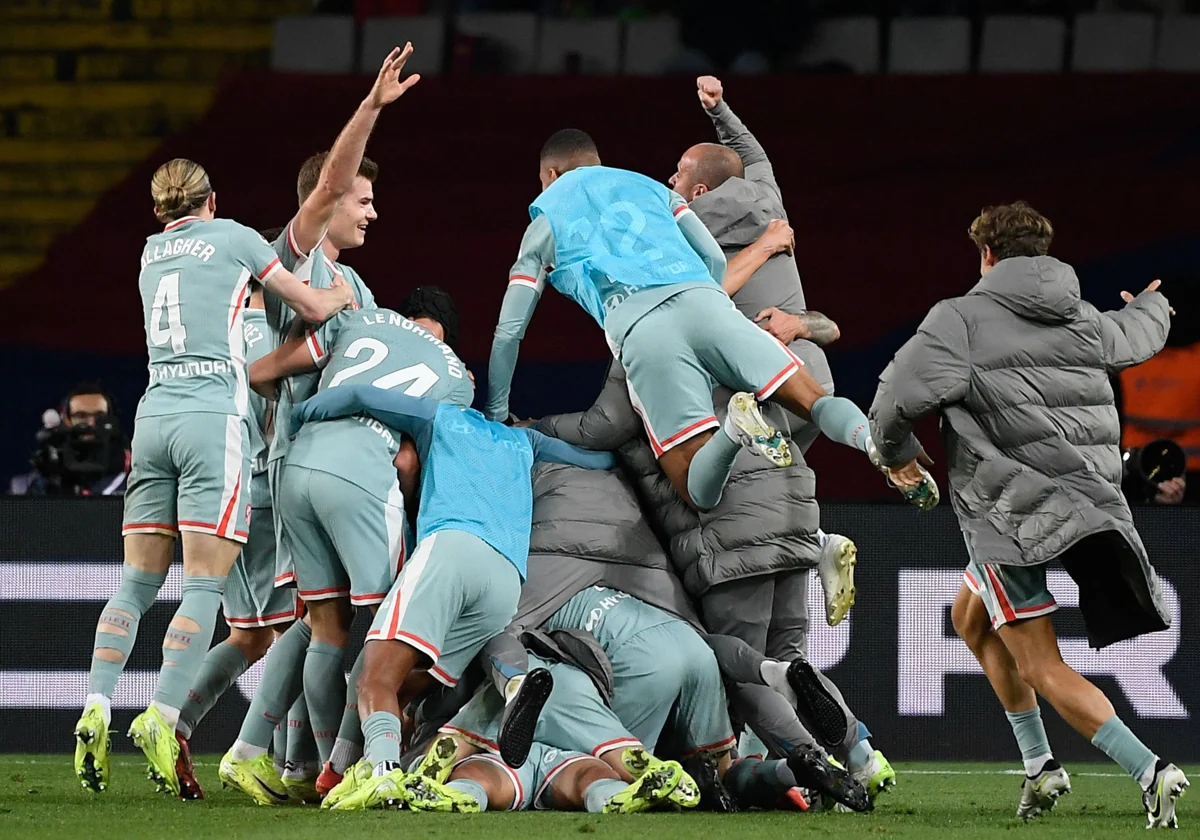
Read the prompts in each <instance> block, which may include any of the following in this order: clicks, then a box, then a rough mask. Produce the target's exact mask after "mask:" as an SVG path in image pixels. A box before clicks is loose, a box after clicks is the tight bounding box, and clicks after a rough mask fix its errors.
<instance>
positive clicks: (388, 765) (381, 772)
mask: <svg viewBox="0 0 1200 840" xmlns="http://www.w3.org/2000/svg"><path fill="white" fill-rule="evenodd" d="M398 769H400V762H399V761H381V762H379V763H378V764H376V765H375V772H374V773H372V774H371V775H372V776H386V775H387V774H388V773H391V772H392V771H393V770H398Z"/></svg>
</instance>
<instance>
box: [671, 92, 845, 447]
mask: <svg viewBox="0 0 1200 840" xmlns="http://www.w3.org/2000/svg"><path fill="white" fill-rule="evenodd" d="M708 116H709V117H710V118H711V119H712V121H713V126H714V127H715V128H716V129H717V137H718V138H719V139H720V141H721V144H722V145H724V146H728V147H729V148H730V149H732V150H733V151H735V152H736V153H737V155H738V157H739V158H741V160H742V167H743V169H744V172H745V174H744V176H743V177H741V178H730V179H729V180H727V181H726V182H725V183H723V184H722V185H721V186H719V187H717V188H716V189H715V190H709V191H708V192H706V193H704V194H703V195H700V196H697V197H696V198H695V199H693V200H692V202H691V203H690V204H689V205H688V206H689V207H691V209H692V212H694V213H695V214H696V216H697V217H698V218H699V219H700V221H702V222H704V226H705V227H706V228H708V232H709V233H711V234H712V235H713V238H715V239H716V240H717V243H718V244H719V245H720V246H721V249H722V250H723V251H724V252H725V256H726V257H727V258H730V259H732V258H733V257H734V256H735V255H737V253H738V252H739V251H741V250H742V249H743V248H745V247H746V246H747V245H750V244H751V243H753V242H754V241H755V240H756V239H758V237H760V236H762V235H763V233H764V232H765V231H766V229H767V225H769V224H770V223H771V220H772V219H787V210H786V209H785V208H784V206H783V193H782V191H781V190H780V189H779V183H778V182H777V181H776V180H775V170H774V168H773V167H772V166H771V161H770V160H769V159H768V158H767V152H766V150H765V149H763V147H762V144H760V143H759V142H758V139H757V138H756V137H755V136H754V135H753V134H751V133H750V130H749V129H748V128H746V126H745V124H744V123H742V121H741V120H740V119H738V117H737V114H735V113H734V112H733V110H732V109H731V108H730V107H729V105H728V104H727V103H725V102H722V103H721V104H720V105H718V106H717V107H716V108H714V109H713V110H711V111H709V112H708ZM733 303H734V305H735V306H736V307H737V308H738V311H739V312H741V313H742V314H743V315H745V316H746V317H747V318H749V319H750V320H752V321H753V320H754V319H755V318H756V317H757V316H758V313H760V312H762V311H763V310H764V309H767V308H768V307H771V306H774V307H775V308H776V309H779V310H781V311H783V312H787V313H788V314H790V315H802V314H804V312H805V311H806V310H807V308H808V306H807V304H806V303H805V300H804V288H803V286H801V284H800V269H799V267H798V266H797V263H796V258H795V257H794V256H792V255H791V254H788V253H780V254H776V255H775V256H773V257H771V258H770V259H769V260H767V261H766V263H765V264H764V265H763V266H762V267H761V268H760V269H759V270H758V271H756V272H754V276H753V277H751V278H750V280H749V281H747V283H746V284H745V285H744V286H742V288H740V289H738V290H737V292H735V293H734V295H733ZM788 349H790V350H791V351H792V352H793V353H795V354H796V355H797V356H798V357H799V358H800V360H801V361H802V362H804V367H805V369H806V370H807V371H808V372H809V373H810V374H812V377H813V379H815V380H817V384H819V385H820V386H821V387H822V388H824V389H825V393H827V394H831V395H832V394H833V393H834V390H833V374H832V373H831V372H830V370H829V361H828V360H827V359H826V358H825V351H824V350H822V349H821V348H820V347H819V346H818V345H816V344H814V343H813V342H811V341H808V340H807V339H803V338H798V339H796V340H795V341H793V342H792V343H791V344H790V345H789V347H788ZM730 396H731V394H730V393H729V392H728V391H726V392H722V393H720V394H718V395H717V398H716V401H717V403H718V405H726V404H728V402H729V397H730ZM786 416H787V419H788V423H789V424H790V425H791V438H792V443H793V444H794V446H795V448H797V449H799V450H800V452H801V453H804V452H807V451H808V448H809V447H810V446H812V444H813V442H814V441H815V440H816V439H817V438H818V437H819V436H820V434H821V432H820V430H819V429H818V428H817V427H816V425H815V424H813V423H809V422H808V421H806V420H803V419H801V418H800V417H797V416H796V415H794V414H791V413H790V412H789V413H788V414H787V415H786Z"/></svg>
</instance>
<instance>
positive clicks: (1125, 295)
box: [1121, 280, 1175, 315]
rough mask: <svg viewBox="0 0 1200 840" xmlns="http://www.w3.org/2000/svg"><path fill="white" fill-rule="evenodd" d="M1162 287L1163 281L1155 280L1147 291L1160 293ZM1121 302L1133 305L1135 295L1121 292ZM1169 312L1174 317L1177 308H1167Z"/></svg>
mask: <svg viewBox="0 0 1200 840" xmlns="http://www.w3.org/2000/svg"><path fill="white" fill-rule="evenodd" d="M1161 285H1162V281H1161V280H1155V281H1154V282H1153V283H1151V284H1150V285H1149V286H1147V287H1146V288H1145V291H1147V292H1156V291H1158V287H1159V286H1161ZM1121 300H1123V301H1125V302H1126V303H1133V300H1134V295H1131V294H1130V293H1129V292H1121ZM1167 310H1168V311H1169V312H1170V313H1171V314H1172V315H1174V314H1175V307H1173V306H1171V307H1167Z"/></svg>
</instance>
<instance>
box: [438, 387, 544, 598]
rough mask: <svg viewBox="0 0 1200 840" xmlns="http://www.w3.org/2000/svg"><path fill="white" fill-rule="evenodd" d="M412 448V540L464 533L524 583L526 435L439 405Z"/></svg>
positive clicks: (529, 482) (528, 484)
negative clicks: (415, 455)
mask: <svg viewBox="0 0 1200 840" xmlns="http://www.w3.org/2000/svg"><path fill="white" fill-rule="evenodd" d="M417 446H418V448H419V449H420V453H421V509H420V511H419V513H418V514H417V541H418V542H420V541H421V540H423V539H425V537H427V536H428V535H430V534H432V533H435V532H437V531H442V530H457V531H466V532H467V533H471V534H474V535H475V536H477V537H479V538H480V539H481V540H483V541H484V542H486V543H487V544H488V545H490V546H491V547H492V548H494V549H496V551H498V552H500V553H501V554H503V555H504V556H505V557H507V558H508V559H509V561H511V562H512V564H513V565H514V566H516V567H517V571H518V572H520V573H521V579H522V580H524V579H525V567H526V561H527V560H528V559H529V529H530V522H531V520H532V517H533V475H532V470H533V446H532V444H531V443H530V440H529V434H528V432H527V431H526V430H525V429H520V428H511V427H509V426H504V425H501V424H500V423H492V422H490V421H489V420H486V419H485V418H484V416H483V415H482V414H480V413H479V412H478V411H475V410H473V409H469V408H462V407H459V406H453V405H441V406H439V407H438V410H437V415H436V416H435V418H434V421H433V423H432V424H430V427H429V431H428V432H426V433H425V434H424V435H423V437H422V439H420V440H418V441H417Z"/></svg>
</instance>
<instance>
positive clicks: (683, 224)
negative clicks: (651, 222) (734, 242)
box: [671, 194, 745, 283]
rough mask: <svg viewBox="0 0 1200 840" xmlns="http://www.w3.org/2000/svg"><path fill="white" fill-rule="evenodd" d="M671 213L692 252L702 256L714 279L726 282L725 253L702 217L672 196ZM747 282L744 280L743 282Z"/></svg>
mask: <svg viewBox="0 0 1200 840" xmlns="http://www.w3.org/2000/svg"><path fill="white" fill-rule="evenodd" d="M672 196H673V197H672V199H671V205H672V206H671V212H672V213H674V214H675V223H676V224H677V225H679V230H680V232H681V233H683V238H684V239H686V240H687V243H688V244H689V245H691V246H692V250H693V251H695V252H696V253H697V254H699V255H700V259H702V260H703V261H704V266H705V268H707V269H708V273H709V274H711V275H712V279H714V280H716V281H717V282H718V283H721V282H723V281H724V280H725V252H724V251H722V250H721V246H720V245H718V244H717V240H716V239H714V238H713V235H712V234H711V233H709V232H708V228H706V227H705V226H704V222H702V221H700V217H699V216H697V215H696V214H695V213H693V212H692V210H691V208H690V207H688V206H687V202H686V201H684V200H683V198H682V197H680V196H678V195H674V194H672ZM742 282H743V283H744V282H745V281H744V280H743V281H742Z"/></svg>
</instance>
